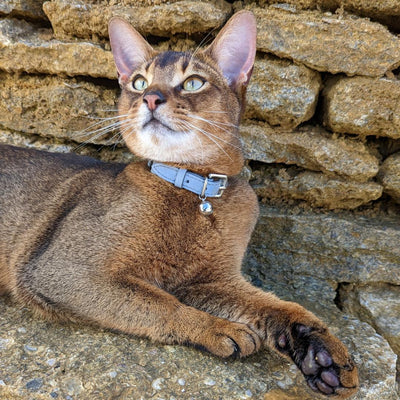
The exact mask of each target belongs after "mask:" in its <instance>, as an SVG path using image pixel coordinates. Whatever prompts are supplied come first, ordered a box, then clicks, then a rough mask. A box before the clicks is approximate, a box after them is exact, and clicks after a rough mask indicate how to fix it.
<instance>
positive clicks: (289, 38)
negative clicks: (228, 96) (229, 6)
mask: <svg viewBox="0 0 400 400" xmlns="http://www.w3.org/2000/svg"><path fill="white" fill-rule="evenodd" d="M249 9H250V10H251V11H253V12H254V14H255V15H256V17H257V20H258V35H257V48H258V49H259V50H261V51H265V52H270V53H273V54H275V55H277V56H278V57H285V58H290V59H292V60H294V61H296V62H299V63H303V64H305V65H307V66H308V67H310V68H312V69H315V70H317V71H326V72H330V73H332V74H338V73H345V74H347V75H365V76H382V75H384V74H385V72H386V71H391V70H393V69H395V68H396V67H397V66H399V65H400V39H399V38H397V37H396V36H395V35H392V34H391V33H390V32H389V31H388V30H387V29H386V28H385V27H384V26H382V25H380V24H377V23H374V22H371V21H369V20H368V19H363V18H357V17H355V16H339V15H332V14H330V15H327V14H323V13H321V12H318V11H294V10H292V11H287V10H284V9H282V8H278V7H274V6H270V7H268V8H265V9H263V8H258V7H249ZM339 43H340V45H339ZM343 54H346V56H345V57H344V56H343Z"/></svg>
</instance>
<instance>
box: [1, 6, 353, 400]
mask: <svg viewBox="0 0 400 400" xmlns="http://www.w3.org/2000/svg"><path fill="white" fill-rule="evenodd" d="M109 28H110V39H111V46H112V50H113V54H114V58H115V63H116V65H117V69H118V73H119V82H120V85H121V87H122V96H121V100H120V104H119V109H120V123H121V128H122V129H121V130H122V132H123V135H124V138H125V141H126V143H127V145H128V147H129V148H130V149H131V150H132V151H133V152H134V153H135V154H137V155H138V156H140V157H142V158H144V159H147V160H151V161H152V162H150V163H148V162H147V161H144V162H141V163H132V164H129V165H122V164H107V163H103V162H100V161H96V160H94V159H91V158H87V157H80V156H77V155H72V154H68V155H63V154H50V153H44V152H38V151H34V150H27V149H18V148H15V147H10V146H4V145H3V146H0V188H1V190H0V288H1V289H2V291H4V292H9V293H11V294H12V295H13V296H14V298H15V299H17V300H19V301H21V302H23V303H24V304H28V305H30V306H32V307H33V308H34V309H35V310H36V311H38V312H40V313H42V314H44V315H45V316H47V317H52V318H61V319H69V320H79V321H85V322H88V323H94V324H98V325H101V326H103V327H106V328H111V329H116V330H120V331H123V332H127V333H131V334H135V335H141V336H146V337H148V338H151V339H153V340H155V341H158V342H161V343H177V344H187V345H193V346H196V347H199V348H202V349H205V350H207V351H209V352H211V353H213V354H216V355H218V356H221V357H229V356H247V355H249V354H251V353H254V352H255V351H258V350H259V349H260V348H262V347H263V346H269V347H270V348H272V349H274V350H275V351H277V352H278V353H279V354H281V355H283V356H285V357H288V358H291V359H292V360H293V361H294V363H295V364H296V365H297V366H298V367H299V368H300V369H301V371H302V372H303V374H304V375H305V378H306V380H307V383H308V385H309V386H310V387H311V388H312V389H313V390H314V391H316V392H320V393H323V394H326V395H332V396H334V397H336V398H339V399H344V398H347V397H348V396H350V395H352V394H354V393H355V392H356V391H357V387H358V376H357V369H356V367H355V365H354V363H353V361H352V360H351V357H350V356H349V354H348V352H347V350H346V348H345V346H344V345H343V344H342V343H341V342H340V341H339V340H338V339H337V338H336V337H334V336H332V335H331V334H330V332H329V331H328V329H327V327H326V326H325V325H324V324H323V323H322V322H321V321H320V320H319V319H318V318H317V317H315V316H314V315H313V314H312V313H310V312H309V311H307V310H305V309H304V308H303V307H301V306H300V305H298V304H296V303H291V302H286V301H282V300H279V299H278V298H277V297H275V296H274V295H273V294H271V293H266V292H263V291H261V290H260V289H257V288H255V287H253V286H251V285H250V284H249V283H248V282H247V281H245V280H244V278H243V277H242V276H241V274H240V268H241V262H242V258H243V255H244V252H245V250H246V246H247V243H248V241H249V238H250V235H251V232H252V230H253V228H254V225H255V223H256V219H257V214H258V204H257V198H256V196H255V194H254V192H253V191H252V189H251V188H250V186H249V185H248V184H247V183H246V182H244V181H243V180H241V179H240V178H238V177H237V176H236V175H237V174H238V173H239V172H240V171H241V168H242V166H243V156H242V152H241V147H240V141H239V137H238V123H239V120H240V115H241V112H242V110H243V107H244V94H245V89H246V85H247V83H248V81H249V79H250V75H251V72H252V68H253V62H254V57H255V52H256V48H255V39H256V28H255V20H254V17H253V15H252V14H251V13H249V12H247V11H242V12H239V13H237V14H235V15H234V16H233V17H232V19H231V20H230V21H229V22H228V23H227V24H226V26H225V27H224V29H223V30H222V31H221V32H220V33H219V35H218V36H217V37H216V39H215V40H214V42H213V43H212V44H211V45H210V46H209V47H208V48H207V49H205V50H198V51H196V52H195V53H194V54H190V53H186V52H185V53H179V52H171V51H168V52H164V53H161V54H156V53H155V52H154V51H153V49H152V48H151V47H150V45H149V44H148V43H147V42H146V41H145V40H144V39H143V38H142V37H141V36H140V35H139V34H138V33H137V32H136V31H135V30H134V29H133V28H132V27H130V25H129V24H128V23H127V22H125V21H124V20H122V19H120V18H114V19H112V20H111V22H110V27H109ZM210 174H211V175H210ZM212 174H217V175H212ZM225 176H226V177H225Z"/></svg>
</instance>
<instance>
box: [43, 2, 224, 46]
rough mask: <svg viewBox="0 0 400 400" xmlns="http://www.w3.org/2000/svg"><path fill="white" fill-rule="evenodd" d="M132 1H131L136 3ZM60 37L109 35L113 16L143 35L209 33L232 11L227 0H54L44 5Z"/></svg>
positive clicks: (56, 33) (104, 36) (55, 31)
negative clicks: (148, 2)
mask: <svg viewBox="0 0 400 400" xmlns="http://www.w3.org/2000/svg"><path fill="white" fill-rule="evenodd" d="M133 3H134V2H131V3H130V4H133ZM43 9H44V11H45V13H46V15H47V16H48V18H49V19H50V21H51V24H52V26H53V29H54V33H55V35H56V36H57V37H60V38H65V37H68V36H77V37H81V38H92V37H93V36H99V37H101V38H106V37H107V36H108V33H107V25H108V20H109V19H110V18H111V16H120V17H123V18H125V19H127V20H128V21H129V22H130V23H131V24H132V25H133V26H134V27H135V28H136V29H137V30H138V31H140V32H141V33H143V34H151V35H158V36H167V37H169V36H170V35H173V34H175V33H179V32H183V33H189V34H192V33H199V32H208V31H209V30H211V29H214V28H216V27H219V26H221V25H222V24H223V23H224V21H225V20H226V19H227V18H228V16H229V15H230V13H231V6H230V5H229V4H228V3H225V2H224V1H216V2H208V1H194V0H183V1H178V2H168V3H164V4H155V5H152V6H147V7H144V6H143V4H142V5H136V3H135V4H133V5H124V4H119V3H117V2H115V1H103V2H100V3H99V2H96V1H90V0H89V1H86V2H82V1H79V0H72V1H70V0H52V1H47V2H45V3H44V5H43Z"/></svg>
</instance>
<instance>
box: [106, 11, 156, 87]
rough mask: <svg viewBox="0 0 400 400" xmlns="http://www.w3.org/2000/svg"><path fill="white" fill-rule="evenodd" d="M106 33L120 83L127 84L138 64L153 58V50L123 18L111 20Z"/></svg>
mask: <svg viewBox="0 0 400 400" xmlns="http://www.w3.org/2000/svg"><path fill="white" fill-rule="evenodd" d="M108 33H109V36H110V44H111V50H112V53H113V56H114V61H115V65H116V67H117V70H118V74H119V80H120V83H124V82H127V80H128V79H129V77H130V76H131V75H132V73H133V71H134V70H135V69H136V68H137V67H138V66H139V65H140V64H142V63H144V62H145V61H147V60H149V59H150V58H152V57H153V55H154V50H153V48H152V47H151V46H150V45H149V44H148V43H147V41H146V40H145V39H144V38H143V36H142V35H141V34H140V33H139V32H137V31H136V30H135V29H134V28H132V26H131V25H130V24H129V22H127V21H126V20H124V19H123V18H120V17H113V18H111V20H110V22H109V23H108Z"/></svg>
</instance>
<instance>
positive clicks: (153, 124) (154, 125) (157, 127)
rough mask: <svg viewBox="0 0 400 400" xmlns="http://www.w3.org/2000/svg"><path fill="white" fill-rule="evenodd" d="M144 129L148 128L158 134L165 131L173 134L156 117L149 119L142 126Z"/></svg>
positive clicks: (170, 129)
mask: <svg viewBox="0 0 400 400" xmlns="http://www.w3.org/2000/svg"><path fill="white" fill-rule="evenodd" d="M144 128H150V129H152V130H154V131H156V132H160V131H162V130H167V131H169V132H171V131H172V132H175V131H174V129H172V128H171V127H170V126H168V125H166V124H165V123H163V122H161V121H160V120H159V119H157V118H156V117H154V116H153V117H152V118H150V119H149V120H148V121H147V122H146V123H144V124H143V129H144Z"/></svg>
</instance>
